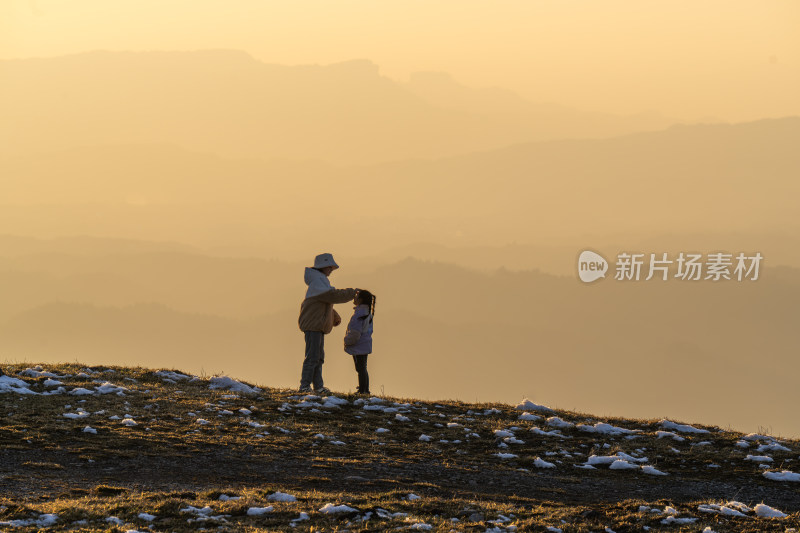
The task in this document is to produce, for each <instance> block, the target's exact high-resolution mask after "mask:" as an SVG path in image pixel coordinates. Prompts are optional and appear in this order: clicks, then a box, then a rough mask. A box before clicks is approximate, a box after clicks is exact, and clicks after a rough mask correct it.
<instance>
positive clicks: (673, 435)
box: [656, 431, 686, 442]
mask: <svg viewBox="0 0 800 533" xmlns="http://www.w3.org/2000/svg"><path fill="white" fill-rule="evenodd" d="M656 437H657V438H659V439H663V438H665V437H669V438H671V439H672V440H676V441H678V442H683V441H685V440H686V439H685V438H683V437H681V436H680V435H678V434H677V433H673V432H672V431H656Z"/></svg>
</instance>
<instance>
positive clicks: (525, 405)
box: [514, 398, 555, 413]
mask: <svg viewBox="0 0 800 533" xmlns="http://www.w3.org/2000/svg"><path fill="white" fill-rule="evenodd" d="M514 409H516V410H517V411H539V412H542V413H553V412H555V411H553V410H552V409H550V408H549V407H547V406H544V405H538V404H535V403H533V402H532V401H530V400H529V399H527V398H525V399H524V400H522V403H520V404H518V405H517V406H516V407H514Z"/></svg>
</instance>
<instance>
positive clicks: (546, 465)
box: [533, 457, 556, 468]
mask: <svg viewBox="0 0 800 533" xmlns="http://www.w3.org/2000/svg"><path fill="white" fill-rule="evenodd" d="M533 466H535V467H536V468H555V467H556V465H554V464H553V463H548V462H547V461H545V460H544V459H541V458H539V457H537V458H536V459H534V460H533Z"/></svg>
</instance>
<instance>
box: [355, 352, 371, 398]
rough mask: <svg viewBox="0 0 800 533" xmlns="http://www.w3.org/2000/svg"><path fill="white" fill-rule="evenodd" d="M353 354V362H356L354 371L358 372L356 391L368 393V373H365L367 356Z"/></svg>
mask: <svg viewBox="0 0 800 533" xmlns="http://www.w3.org/2000/svg"><path fill="white" fill-rule="evenodd" d="M368 355H369V354H364V355H354V356H353V362H354V363H355V364H356V372H358V392H360V393H362V394H369V374H368V373H367V356H368Z"/></svg>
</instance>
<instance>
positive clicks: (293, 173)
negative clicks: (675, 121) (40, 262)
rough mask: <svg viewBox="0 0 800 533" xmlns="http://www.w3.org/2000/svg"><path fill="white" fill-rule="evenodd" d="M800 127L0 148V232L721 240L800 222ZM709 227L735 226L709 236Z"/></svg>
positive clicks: (347, 242) (282, 240)
mask: <svg viewBox="0 0 800 533" xmlns="http://www.w3.org/2000/svg"><path fill="white" fill-rule="evenodd" d="M798 139H800V118H796V117H790V118H785V119H775V120H763V121H758V122H752V123H743V124H734V125H695V126H680V127H672V128H669V129H667V130H663V131H658V132H647V133H638V134H631V135H627V136H623V137H616V138H611V139H596V140H563V141H548V142H541V143H529V144H521V145H515V146H512V147H508V148H504V149H499V150H492V151H487V152H481V153H474V154H466V155H461V156H458V157H451V158H443V159H435V160H416V161H405V162H394V163H384V164H377V165H371V166H352V167H340V166H331V165H327V164H324V163H309V162H306V163H296V162H291V161H285V160H284V161H259V160H255V159H248V160H240V159H235V160H231V159H226V158H221V157H219V156H216V155H210V154H203V153H197V152H192V151H187V150H185V149H181V148H177V147H174V146H166V145H157V146H154V145H121V146H100V147H87V148H82V149H75V150H70V151H60V152H51V153H48V154H40V155H36V156H16V157H6V158H3V159H1V160H0V173H2V175H3V177H4V178H3V180H2V182H0V195H1V196H2V198H3V200H2V203H3V204H5V205H4V206H3V209H2V212H0V231H3V232H6V233H14V234H25V235H30V236H41V237H54V236H59V235H93V236H109V237H122V238H127V239H144V240H171V241H177V242H183V243H188V244H191V245H194V246H201V247H206V248H209V247H217V246H227V247H236V246H242V247H246V246H250V247H251V249H253V248H254V247H259V246H260V247H261V249H263V250H271V251H272V252H271V253H272V254H273V255H272V256H273V257H278V258H285V257H287V256H290V257H298V256H303V257H304V256H305V255H307V254H308V253H309V252H308V251H307V250H309V249H315V248H318V247H322V248H337V249H346V250H347V253H350V254H353V255H357V256H366V255H370V254H371V253H374V246H373V243H376V242H381V243H384V242H385V243H387V244H388V245H390V246H392V247H397V246H405V245H409V244H413V243H418V242H432V243H442V244H450V245H456V246H477V245H480V246H486V245H492V246H498V245H501V246H502V245H507V244H510V243H513V242H515V241H516V242H518V243H534V244H539V245H548V246H563V244H564V243H566V242H576V241H578V242H582V244H581V245H582V246H592V245H595V244H594V243H593V242H587V240H588V239H585V238H584V237H583V236H585V235H592V234H593V235H600V236H602V237H601V240H602V241H605V242H609V241H614V240H617V241H619V240H627V241H630V240H631V237H634V238H635V240H636V241H637V242H642V241H646V240H650V239H652V238H653V236H656V235H665V234H672V235H682V234H692V235H694V237H693V238H692V240H693V242H694V243H696V244H702V245H703V246H704V247H712V248H721V247H723V246H735V245H736V244H737V240H743V241H746V240H748V238H747V237H746V236H745V235H744V234H747V235H765V234H775V235H779V234H790V235H796V234H797V229H798V228H797V226H798V223H797V218H796V215H795V205H794V198H795V197H796V196H797V194H798V192H800V191H798V188H800V185H798V182H797V180H796V176H797V175H800V153H798V152H797V150H796V141H797V140H798ZM354 213H357V216H354ZM320 228H324V230H323V231H320ZM712 234H713V235H719V234H727V235H728V236H729V238H727V239H726V243H714V242H709V241H710V240H712V239H711V238H709V239H707V240H706V242H705V243H703V239H702V238H698V236H711V235H712ZM737 235H740V236H741V237H742V238H741V239H737V237H736V236H737ZM354 236H358V238H354ZM616 236H620V237H622V239H619V238H617V237H616ZM676 240H677V239H676ZM749 240H750V242H751V243H752V241H753V239H749ZM769 240H770V241H771V242H773V243H775V244H774V245H773V248H775V249H777V248H782V251H780V252H778V254H779V255H780V256H781V259H780V261H779V263H782V264H792V261H796V249H795V247H793V246H792V244H791V243H792V242H794V241H792V240H791V239H789V240H786V239H783V238H777V239H776V238H770V239H769ZM595 246H597V245H595ZM747 246H752V244H747ZM654 251H655V250H654ZM258 255H262V254H260V253H259V254H258ZM792 258H794V259H792ZM795 264H796V263H795ZM530 266H531V267H534V266H535V265H533V264H532V265H530Z"/></svg>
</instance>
